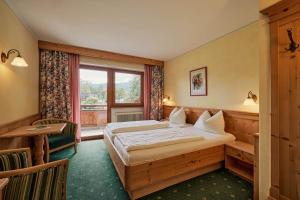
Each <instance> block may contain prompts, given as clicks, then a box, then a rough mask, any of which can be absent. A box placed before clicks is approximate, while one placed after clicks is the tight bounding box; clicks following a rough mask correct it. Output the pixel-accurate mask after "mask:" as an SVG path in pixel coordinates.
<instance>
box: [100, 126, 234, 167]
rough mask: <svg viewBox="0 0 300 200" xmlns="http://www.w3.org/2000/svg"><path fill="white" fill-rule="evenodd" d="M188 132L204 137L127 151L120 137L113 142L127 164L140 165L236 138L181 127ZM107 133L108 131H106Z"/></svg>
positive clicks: (227, 134)
mask: <svg viewBox="0 0 300 200" xmlns="http://www.w3.org/2000/svg"><path fill="white" fill-rule="evenodd" d="M181 129H184V131H187V132H195V133H198V134H200V135H201V136H202V137H203V138H204V139H203V140H201V141H192V142H186V143H179V144H172V145H167V146H163V147H155V148H151V149H143V150H135V151H129V152H127V151H126V149H125V148H124V146H123V145H122V143H121V142H120V141H119V140H118V138H114V139H113V142H114V145H115V148H116V149H117V151H118V152H119V155H120V156H121V157H122V159H123V161H124V162H125V164H126V165H128V166H132V165H138V164H143V163H147V162H151V161H155V160H160V159H164V158H168V157H173V156H176V155H180V154H184V153H189V152H193V151H198V150H201V149H206V148H210V147H214V146H219V145H223V144H226V143H229V142H232V141H234V140H235V137H234V136H233V135H232V134H230V133H226V134H213V133H209V132H205V131H201V130H199V129H197V128H194V127H184V128H181ZM105 134H107V133H105Z"/></svg>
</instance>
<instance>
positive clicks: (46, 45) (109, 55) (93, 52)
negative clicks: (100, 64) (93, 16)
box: [39, 40, 164, 66]
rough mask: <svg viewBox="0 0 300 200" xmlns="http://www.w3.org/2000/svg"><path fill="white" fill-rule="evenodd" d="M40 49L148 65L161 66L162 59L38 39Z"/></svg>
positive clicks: (162, 63)
mask: <svg viewBox="0 0 300 200" xmlns="http://www.w3.org/2000/svg"><path fill="white" fill-rule="evenodd" d="M39 48H40V49H48V50H54V51H63V52H67V53H74V54H79V55H80V56H87V57H92V58H100V59H105V60H113V61H119V62H125V63H136V64H148V65H158V66H163V65H164V61H160V60H154V59H149V58H143V57H137V56H131V55H125V54H120V53H114V52H109V51H103V50H97V49H90V48H84V47H78V46H72V45H66V44H58V43H53V42H47V41H41V40H39Z"/></svg>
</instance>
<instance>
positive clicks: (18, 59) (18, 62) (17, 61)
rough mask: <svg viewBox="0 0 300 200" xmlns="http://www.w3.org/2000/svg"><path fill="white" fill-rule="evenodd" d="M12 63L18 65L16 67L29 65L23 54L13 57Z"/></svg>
mask: <svg viewBox="0 0 300 200" xmlns="http://www.w3.org/2000/svg"><path fill="white" fill-rule="evenodd" d="M11 65H13V66H16V67H28V64H27V63H26V61H25V60H24V58H22V57H21V56H17V57H15V58H14V59H13V61H12V62H11Z"/></svg>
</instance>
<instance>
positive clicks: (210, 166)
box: [104, 106, 258, 199]
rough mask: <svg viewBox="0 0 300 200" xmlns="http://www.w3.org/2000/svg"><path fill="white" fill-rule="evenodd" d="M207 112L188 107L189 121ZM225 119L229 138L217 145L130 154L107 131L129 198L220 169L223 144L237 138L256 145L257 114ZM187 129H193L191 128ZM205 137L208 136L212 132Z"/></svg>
mask: <svg viewBox="0 0 300 200" xmlns="http://www.w3.org/2000/svg"><path fill="white" fill-rule="evenodd" d="M172 109H173V108H172V107H169V106H168V107H166V106H165V107H164V115H165V116H168V114H169V113H170V112H171V110H172ZM204 110H205V109H199V108H186V114H187V122H188V123H194V122H195V121H196V120H197V118H198V116H199V115H200V114H201V113H202V112H203V111H204ZM209 111H210V112H211V113H215V112H216V111H217V110H211V109H210V110H209ZM224 119H225V124H226V128H225V131H226V132H228V133H230V134H228V135H227V136H228V137H226V139H223V140H219V141H218V142H215V143H214V144H212V143H209V142H208V143H203V142H202V144H199V141H198V142H197V143H195V142H189V143H185V144H184V145H183V144H176V145H170V146H171V148H167V147H159V148H158V149H155V150H154V151H153V149H152V150H149V149H146V150H137V151H132V152H127V151H125V150H124V149H123V147H122V145H121V144H120V141H118V138H114V137H112V136H111V135H110V134H108V133H107V132H106V133H105V134H104V141H105V143H106V145H107V149H108V151H109V154H110V157H111V159H112V161H113V164H114V166H115V168H116V171H117V173H118V175H119V177H120V180H121V182H122V184H123V186H124V188H125V190H126V191H127V192H128V194H129V196H130V198H131V199H137V198H140V197H142V196H145V195H147V194H150V193H153V192H155V191H158V190H161V189H163V188H166V187H168V186H171V185H174V184H176V183H179V182H182V181H185V180H188V179H190V178H193V177H196V176H199V175H201V174H204V173H208V172H211V171H214V170H216V169H219V168H221V167H222V166H223V161H224V144H225V143H226V142H228V141H232V140H233V139H234V138H237V139H239V140H242V141H247V142H249V143H252V142H253V141H252V134H253V133H256V132H258V116H257V114H253V113H244V112H236V111H224ZM184 128H185V129H187V130H189V129H190V131H191V130H192V129H191V128H192V127H184ZM203 134H204V135H209V133H203ZM207 137H208V136H207ZM205 141H206V140H205ZM206 142H207V141H206ZM200 143H201V142H200ZM175 149H176V150H175ZM174 150H175V151H174ZM174 152H176V153H174Z"/></svg>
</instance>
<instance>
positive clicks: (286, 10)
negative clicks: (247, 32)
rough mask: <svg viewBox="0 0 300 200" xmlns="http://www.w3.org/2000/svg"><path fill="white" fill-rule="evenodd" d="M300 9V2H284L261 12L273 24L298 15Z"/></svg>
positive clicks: (293, 0)
mask: <svg viewBox="0 0 300 200" xmlns="http://www.w3.org/2000/svg"><path fill="white" fill-rule="evenodd" d="M299 8H300V2H299V0H282V1H279V2H278V3H276V4H274V5H272V6H270V7H268V8H265V9H263V10H262V11H260V12H261V13H262V14H264V15H267V16H268V17H269V18H270V23H272V22H274V21H278V20H280V19H283V18H286V17H289V16H291V15H293V14H295V13H297V12H298V10H299Z"/></svg>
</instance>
